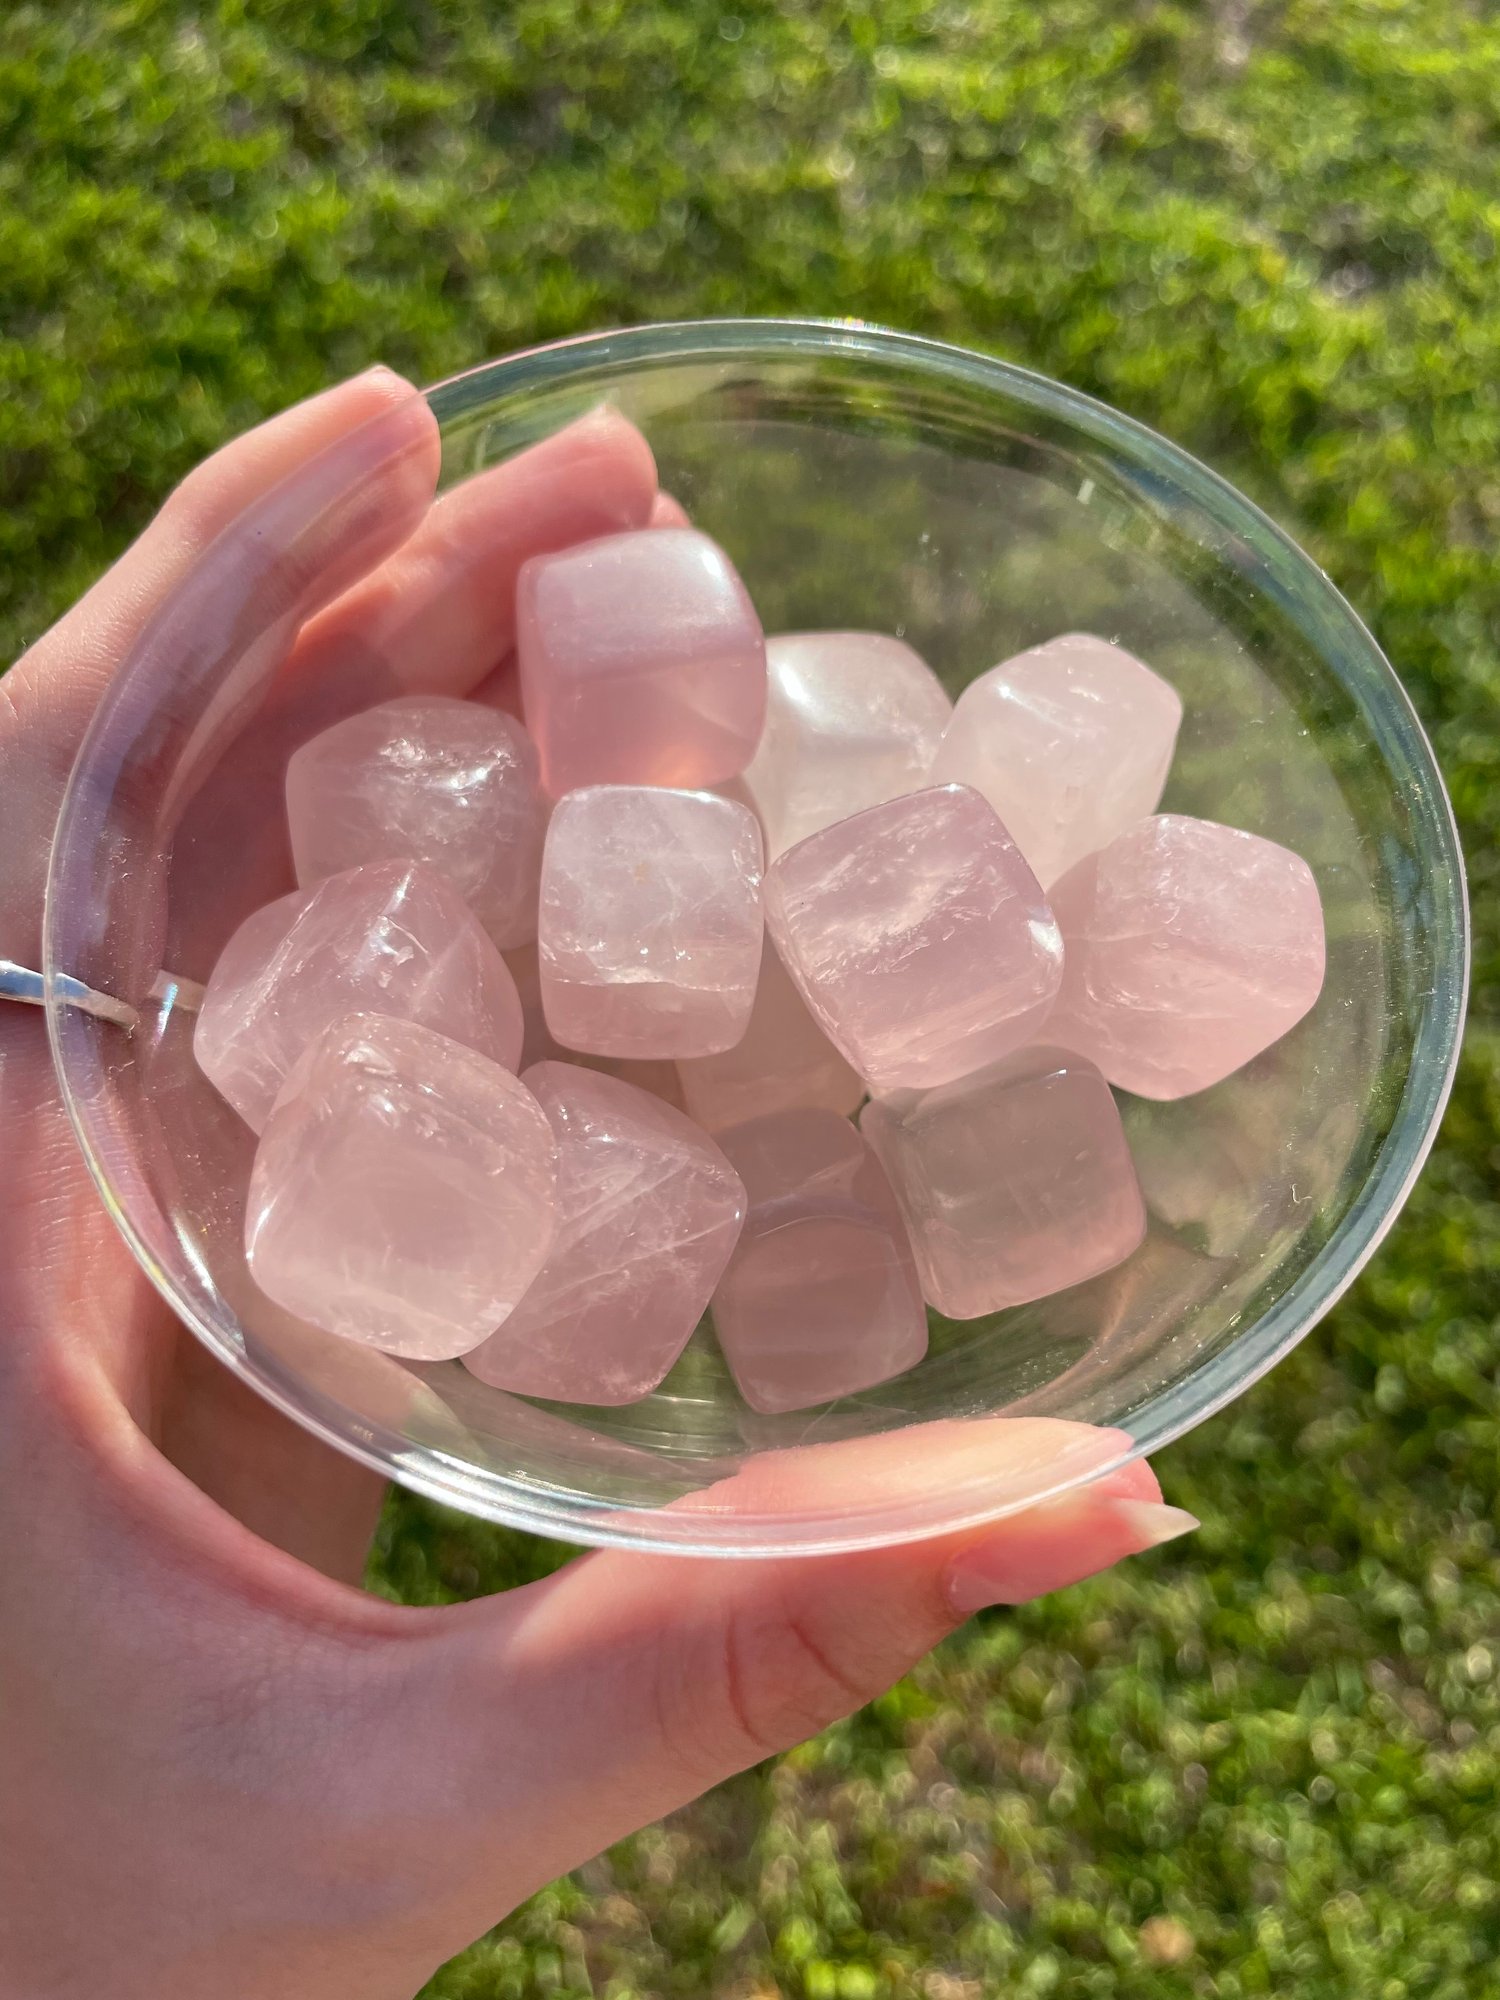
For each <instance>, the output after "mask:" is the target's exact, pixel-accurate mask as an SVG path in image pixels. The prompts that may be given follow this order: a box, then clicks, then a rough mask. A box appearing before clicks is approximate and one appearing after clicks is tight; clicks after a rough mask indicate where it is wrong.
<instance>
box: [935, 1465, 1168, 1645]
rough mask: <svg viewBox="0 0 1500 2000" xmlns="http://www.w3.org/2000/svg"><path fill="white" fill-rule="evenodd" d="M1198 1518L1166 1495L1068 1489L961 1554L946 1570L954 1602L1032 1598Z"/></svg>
mask: <svg viewBox="0 0 1500 2000" xmlns="http://www.w3.org/2000/svg"><path fill="white" fill-rule="evenodd" d="M1197 1526H1198V1522H1197V1520H1196V1519H1195V1518H1194V1516H1193V1515H1191V1514H1189V1513H1187V1512H1186V1511H1185V1510H1184V1509H1183V1508H1181V1507H1167V1506H1164V1505H1163V1504H1162V1503H1161V1502H1160V1501H1156V1500H1126V1499H1115V1498H1112V1497H1111V1496H1110V1495H1108V1494H1100V1493H1090V1492H1088V1491H1087V1490H1085V1491H1084V1492H1081V1493H1070V1494H1068V1495H1066V1496H1065V1497H1064V1498H1063V1499H1061V1500H1052V1501H1048V1502H1047V1503H1046V1504H1045V1505H1043V1506H1040V1507H1036V1508H1033V1509H1032V1511H1031V1512H1030V1513H1029V1514H1020V1515H1017V1516H1016V1517H1015V1519H1014V1520H1012V1521H1006V1522H1004V1523H1002V1524H1001V1525H1000V1526H999V1527H997V1528H996V1529H995V1530H994V1532H993V1533H992V1534H991V1535H989V1536H987V1537H986V1538H985V1540H983V1541H981V1542H975V1543H973V1544H971V1545H970V1547H968V1548H966V1549H964V1550H962V1551H961V1552H960V1553H959V1554H958V1555H956V1556H955V1557H954V1559H953V1561H952V1562H951V1563H950V1564H949V1566H948V1574H947V1577H946V1578H945V1586H946V1595H947V1598H948V1602H949V1604H950V1605H951V1606H952V1608H953V1611H954V1613H955V1615H956V1616H957V1617H959V1618H967V1617H969V1616H970V1615H971V1614H972V1613H973V1612H975V1611H981V1610H983V1609H984V1608H985V1607H986V1606H987V1605H991V1604H1028V1603H1030V1602H1031V1600H1032V1599H1033V1598H1035V1597H1045V1596H1047V1594H1048V1593H1049V1592H1050V1591H1054V1590H1063V1589H1065V1588H1066V1587H1067V1586H1068V1585H1069V1584H1070V1583H1079V1582H1081V1581H1082V1579H1083V1578H1084V1577H1086V1576H1094V1575H1095V1574H1097V1572H1098V1571H1100V1570H1102V1569H1108V1568H1109V1566H1110V1564H1111V1563H1117V1562H1120V1561H1121V1560H1122V1559H1123V1558H1124V1557H1126V1556H1133V1555H1139V1554H1140V1553H1141V1552H1142V1551H1143V1550H1144V1549H1152V1548H1156V1547H1157V1546H1158V1545H1159V1544H1160V1543H1162V1542H1170V1541H1171V1540H1173V1538H1174V1537H1175V1536H1177V1535H1185V1534H1187V1533H1188V1531H1189V1529H1192V1528H1196V1527H1197Z"/></svg>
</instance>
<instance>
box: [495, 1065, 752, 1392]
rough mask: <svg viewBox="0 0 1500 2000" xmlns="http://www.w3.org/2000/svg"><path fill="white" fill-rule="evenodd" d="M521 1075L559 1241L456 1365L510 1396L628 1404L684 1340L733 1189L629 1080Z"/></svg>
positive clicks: (712, 1268)
mask: <svg viewBox="0 0 1500 2000" xmlns="http://www.w3.org/2000/svg"><path fill="white" fill-rule="evenodd" d="M522 1081H523V1083H524V1084H525V1085H526V1087H527V1089H528V1090H529V1091H530V1092H531V1093H532V1095H533V1096H534V1097H535V1098H536V1100H537V1102H538V1103H539V1104H540V1106H541V1107H542V1110H543V1111H544V1112H545V1113H546V1116H547V1120H548V1123H549V1124H550V1125H551V1127H552V1132H553V1136H554V1138H555V1140H556V1142H557V1163H558V1178H557V1233H556V1235H555V1237H554V1238H553V1243H552V1249H551V1252H550V1254H549V1256H548V1258H547V1262H546V1263H545V1265H543V1267H542V1269H541V1271H540V1272H539V1273H538V1274H537V1276H536V1277H535V1278H534V1279H533V1281H532V1283H531V1287H530V1289H529V1290H528V1291H527V1293H526V1296H525V1297H524V1298H523V1299H522V1300H521V1302H520V1304H519V1305H518V1306H517V1307H516V1309H515V1311H514V1312H513V1313H512V1314H511V1315H510V1317H509V1318H508V1319H507V1320H506V1322H505V1324H504V1325H503V1326H502V1327H501V1328H500V1330H499V1331H498V1332H497V1333H496V1334H495V1335H493V1337H492V1338H491V1339H489V1340H487V1341H486V1342H485V1343H484V1344H483V1346H481V1347H479V1348H476V1349H475V1350H474V1352H473V1353H471V1354H469V1355H467V1356H466V1357H465V1361H466V1365H467V1366H468V1367H469V1368H471V1369H472V1370H473V1372H474V1373H475V1374H476V1375H477V1376H478V1377H479V1378H480V1380H481V1381H484V1382H489V1383H492V1384H493V1385H494V1386H495V1387H496V1388H500V1389H508V1390H510V1391H511V1392H512V1393H513V1394H517V1395H525V1396H549V1397H555V1398H557V1399H558V1400H560V1401H563V1402H572V1403H600V1404H617V1403H633V1402H635V1401H636V1399H637V1398H638V1397H640V1396H644V1395H646V1394H647V1393H648V1392H649V1391H650V1390H652V1389H654V1388H655V1387H656V1385H657V1383H658V1382H660V1381H661V1379H662V1377H663V1376H664V1375H665V1374H666V1372H667V1370H668V1369H669V1368H670V1367H671V1366H672V1363H673V1362H674V1361H675V1360H676V1359H677V1357H678V1355H679V1354H680V1353H681V1352H682V1350H683V1348H684V1347H685V1346H686V1345H687V1342H688V1339H689V1336H690V1335H691V1334H692V1331H693V1328H694V1327H695V1326H696V1325H697V1324H698V1321H699V1319H700V1318H701V1316H702V1314H703V1311H704V1308H705V1307H706V1306H707V1304H708V1300H709V1295H710V1294H711V1293H712V1291H713V1288H714V1286H715V1285H716V1284H717V1282H718V1280H719V1277H720V1274H721V1273H722V1271H723V1269H724V1266H725V1264H726V1262H727V1261H728V1258H729V1254H730V1252H731V1251H732V1250H733V1248H734V1245H735V1241H736V1238H737V1237H738V1235H739V1232H740V1224H741V1222H742V1220H743V1218H744V1213H745V1191H744V1189H743V1187H742V1186H741V1185H740V1180H739V1176H738V1175H737V1174H736V1173H735V1171H734V1169H733V1168H732V1167H731V1166H730V1164H729V1162H728V1161H727V1160H726V1159H725V1157H724V1155H723V1154H722V1153H721V1152H720V1151H719V1149H718V1147H717V1146H716V1145H714V1143H713V1141H712V1140H711V1139H709V1138H707V1137H705V1135H704V1134H703V1133H702V1132H700V1131H699V1130H698V1128H697V1126H696V1125H694V1124H692V1123H691V1122H690V1120H688V1119H687V1118H685V1117H683V1116H682V1114H681V1113H680V1112H676V1111H671V1110H669V1109H668V1108H667V1107H666V1106H665V1105H664V1104H662V1103H660V1102H658V1100H657V1099H656V1098H654V1097H650V1096H647V1095H646V1094H645V1093H644V1092H642V1091H639V1090H636V1089H634V1088H633V1087H632V1086H631V1085H629V1084H625V1083H621V1082H619V1081H618V1080H617V1079H616V1078H614V1077H611V1076H602V1075H600V1074H598V1073H597V1072H596V1071H594V1070H589V1069H582V1068H579V1067H577V1066H575V1065H574V1064H571V1063H556V1062H548V1063H541V1064H539V1065H538V1066H537V1067H536V1068H535V1069H529V1070H527V1071H526V1073H525V1075H524V1077H523V1078H522Z"/></svg>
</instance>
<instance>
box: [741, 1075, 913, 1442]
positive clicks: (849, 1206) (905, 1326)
mask: <svg viewBox="0 0 1500 2000" xmlns="http://www.w3.org/2000/svg"><path fill="white" fill-rule="evenodd" d="M719 1144H720V1146H721V1147H722V1148H723V1150H724V1153H725V1156H726V1157H727V1158H728V1160H729V1162H730V1164H731V1165H732V1166H733V1167H734V1169H735V1171H736V1172H737V1173H738V1174H739V1177H740V1179H741V1180H742V1181H743V1182H744V1184H745V1195H746V1199H747V1201H748V1204H749V1208H748V1213H747V1215H746V1217H745V1226H744V1229H743V1230H742V1232H741V1234H740V1240H739V1245H738V1247H737V1249H736V1250H735V1253H734V1255H733V1256H732V1257H731V1258H730V1260H729V1266H728V1269H727V1270H726V1271H725V1273H724V1276H723V1278H722V1280H721V1281H720V1284H719V1288H718V1290H717V1291H716V1292H715V1293H714V1329H715V1331H716V1332H717V1334H718V1336H719V1345H720V1346H721V1347H722V1348H723V1350H724V1357H725V1359H726V1360H727V1361H728V1363H729V1366H730V1369H731V1371H732V1372H733V1375H734V1379H735V1381H736V1383H737V1384H738V1385H739V1390H740V1394H741V1395H742V1396H743V1397H744V1398H745V1401H746V1402H747V1403H748V1404H749V1405H750V1407H751V1408H752V1409H754V1410H759V1411H761V1412H762V1413H763V1414H767V1415H770V1414H774V1413H776V1412H778V1411H783V1410H802V1409H807V1408H808V1407H810V1406H811V1405H812V1404H814V1403H826V1402H830V1401H832V1400H833V1398H834V1397H836V1396H852V1395H854V1394H855V1393H856V1391H858V1390H860V1389H870V1388H873V1387H874V1386H875V1384H876V1383H877V1382H886V1381H889V1380H890V1378H891V1377H892V1376H893V1375H900V1374H902V1373H904V1371H905V1370H906V1369H908V1368H913V1367H915V1366H916V1364H917V1362H919V1361H920V1360H921V1358H922V1356H923V1355H924V1354H925V1353H926V1351H927V1315H926V1313H925V1311H924V1310H923V1307H922V1295H921V1291H920V1289H919V1286H918V1283H917V1273H916V1267H915V1265H914V1264H913V1261H912V1253H911V1246H910V1244H909V1243H908V1242H907V1238H906V1230H905V1227H904V1225H903V1223H902V1220H901V1215H900V1211H899V1209H898V1208H897V1205H896V1199H895V1196H894V1195H893V1194H892V1192H891V1187H890V1183H889V1181H888V1179H887V1178H886V1174H885V1172H884V1169H883V1168H882V1167H881V1165H880V1162H879V1161H878V1160H877V1159H876V1157H875V1155H874V1154H873V1153H872V1152H871V1150H870V1148H869V1147H868V1146H867V1145H866V1143H865V1141H864V1140H863V1139H862V1138H861V1137H860V1135H859V1133H858V1132H857V1131H856V1130H855V1128H854V1126H853V1125H851V1124H850V1123H849V1121H848V1119H847V1118H840V1117H839V1115H838V1114H837V1112H834V1111H778V1112H774V1113H772V1114H771V1115H770V1116H769V1117H765V1118H757V1119H753V1120H751V1121H750V1122H749V1123H748V1124H744V1125H736V1126H735V1127H733V1129H732V1130H730V1131H728V1132H723V1133H720V1134H719Z"/></svg>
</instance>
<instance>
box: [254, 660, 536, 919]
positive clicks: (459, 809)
mask: <svg viewBox="0 0 1500 2000" xmlns="http://www.w3.org/2000/svg"><path fill="white" fill-rule="evenodd" d="M286 805H287V818H288V821H289V822H290V826H291V835H292V855H293V858H294V860H295V861H296V864H297V880H298V881H299V882H301V883H303V884H304V885H305V884H307V883H311V882H319V881H321V880H322V879H323V878H324V876H327V875H337V874H341V873H342V872H343V870H344V869H346V868H356V867H358V866H359V865H360V863H361V862H365V861H423V862H426V863H427V864H428V866H429V867H432V868H439V869H441V870H442V872H443V873H444V874H445V875H446V876H447V877H448V879H449V881H450V882H452V884H453V886H454V887H455V888H456V889H457V890H458V892H459V894H460V895H461V896H462V897H463V899H464V901H465V902H466V903H467V904H468V905H469V908H470V909H471V910H472V911H473V912H474V914H475V916H476V917H478V919H479V921H480V922H481V923H482V924H483V925H484V927H485V929H486V930H487V931H488V932H489V934H490V936H491V937H492V938H493V939H494V941H495V943H496V944H497V945H499V946H500V948H501V950H502V951H505V950H509V949H510V947H511V946H513V945H520V944H525V943H526V942H527V940H528V939H530V938H533V937H535V936H536V898H537V882H538V879H539V877H540V874H541V866H542V838H543V836H544V834H545V833H546V831H547V811H548V806H547V801H546V799H545V798H544V797H543V795H542V789H541V778H540V771H539V766H538V762H537V754H536V749H535V746H534V745H533V743H532V741H531V738H530V737H529V736H528V735H527V734H526V731H525V730H524V729H523V728H522V726H521V724H520V723H519V722H517V721H516V719H515V718H514V716H510V715H505V714H502V713H501V712H500V711H498V710H496V709H492V708H483V707H481V706H480V705H479V704H478V703H477V702H471V701H450V700H448V699H447V698H446V697H444V696H441V695H406V696H403V697H402V698H401V699H400V700H398V701H385V702H381V703H380V705H379V706H378V707H377V708H367V709H365V710H364V712H363V713H362V714H359V715H351V716H349V717H347V718H346V720H344V721H343V722H337V723H335V724H334V726H333V728H332V729H325V730H324V731H323V733H322V734H321V735H320V736H315V737H313V738H312V740H311V741H310V742H308V743H304V744H303V746H302V748H301V749H300V750H298V751H297V752H296V754H295V755H294V756H293V757H292V759H291V762H290V763H289V764H288V765H287V772H286Z"/></svg>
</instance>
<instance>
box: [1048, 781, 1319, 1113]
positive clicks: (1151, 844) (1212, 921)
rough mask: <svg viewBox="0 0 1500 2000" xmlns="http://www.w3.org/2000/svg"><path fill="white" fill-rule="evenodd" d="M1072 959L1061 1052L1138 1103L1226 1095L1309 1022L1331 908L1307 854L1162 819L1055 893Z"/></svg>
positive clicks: (1177, 818)
mask: <svg viewBox="0 0 1500 2000" xmlns="http://www.w3.org/2000/svg"><path fill="white" fill-rule="evenodd" d="M1053 905H1054V908H1055V910H1056V913H1057V919H1058V922H1059V924H1060V925H1061V926H1062V931H1063V937H1064V940H1065V943H1066V947H1067V969H1066V973H1065V975H1064V979H1063V985H1062V991H1061V992H1060V994H1059V995H1058V1002H1057V1008H1056V1011H1055V1012H1054V1014H1053V1016H1052V1019H1051V1020H1050V1021H1049V1022H1048V1024H1047V1036H1048V1039H1049V1040H1051V1041H1055V1042H1058V1043H1060V1044H1061V1045H1062V1046H1064V1047H1066V1048H1070V1049H1076V1050H1078V1052H1079V1053H1080V1054H1081V1055H1086V1056H1089V1057H1091V1058H1092V1060H1093V1061H1095V1062H1096V1063H1098V1065H1099V1067H1100V1068H1101V1069H1102V1070H1103V1071H1104V1074H1105V1075H1106V1076H1107V1077H1108V1078H1109V1080H1110V1081H1111V1083H1117V1084H1119V1085H1120V1086H1121V1088H1122V1089H1125V1090H1133V1091H1135V1092H1136V1093H1137V1094H1138V1095H1139V1096H1141V1097H1156V1098H1171V1097H1186V1096H1187V1095H1188V1094H1189V1093H1190V1092H1192V1091H1195V1090H1203V1089H1206V1088H1207V1086H1208V1085H1209V1084H1211V1083H1218V1082H1219V1081H1220V1079H1221V1078H1223V1077H1226V1076H1229V1075H1230V1074H1231V1073H1232V1072H1233V1071H1234V1070H1237V1069H1239V1068H1240V1067H1241V1065H1242V1064H1244V1063H1247V1062H1249V1061H1250V1059H1251V1057H1252V1056H1256V1055H1259V1054H1260V1052H1261V1050H1262V1049H1266V1048H1269V1047H1270V1045H1271V1043H1272V1042H1274V1041H1277V1040H1278V1039H1279V1038H1280V1037H1281V1036H1282V1035H1284V1034H1285V1033H1286V1032H1287V1030H1288V1029H1289V1028H1291V1027H1294V1026H1295V1025H1296V1023H1297V1022H1298V1021H1300V1020H1301V1019H1302V1017H1303V1015H1304V1014H1305V1013H1307V1011H1308V1009H1309V1008H1310V1007H1311V1006H1312V1004H1313V1002H1314V1001H1315V1000H1316V999H1317V997H1318V994H1319V992H1320V991H1321V990H1322V986H1323V970H1324V940H1323V906H1322V903H1321V901H1320V900H1319V896H1318V885H1317V883H1316V882H1315V881H1314V879H1313V873H1312V870H1311V869H1310V868H1309V867H1308V865H1307V863H1306V862H1305V861H1304V860H1303V859H1302V858H1301V856H1300V855H1297V854H1293V853H1292V852H1291V851H1290V850H1289V849H1288V848H1285V847H1280V846H1278V845H1277V844H1276V842H1275V841H1272V840H1263V839H1261V838H1260V836H1259V835H1258V834H1253V833H1242V832H1240V831H1239V830H1238V829H1237V828H1235V827H1228V826H1219V825H1217V824H1216V823H1215V822H1214V821H1212V820H1204V819H1187V818H1184V817H1183V816H1182V815H1180V814H1177V813H1161V814H1158V815H1157V817H1156V818H1154V819H1148V820H1142V821H1140V822H1139V823H1138V824H1137V825H1136V826H1133V827H1132V828H1130V829H1129V831H1128V832H1126V833H1123V834H1121V835H1119V837H1118V838H1117V839H1115V840H1113V841H1111V843H1110V844H1109V846H1108V847H1107V848H1105V850H1104V851H1103V853H1102V854H1097V855H1094V856H1092V857H1091V858H1090V859H1089V860H1087V861H1082V862H1080V863H1079V864H1078V866H1077V867H1076V868H1074V869H1071V870H1070V871H1069V873H1068V874H1067V875H1065V876H1064V877H1063V879H1062V881H1061V882H1059V883H1058V885H1057V887H1056V889H1055V890H1054V891H1053Z"/></svg>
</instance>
